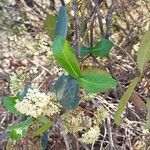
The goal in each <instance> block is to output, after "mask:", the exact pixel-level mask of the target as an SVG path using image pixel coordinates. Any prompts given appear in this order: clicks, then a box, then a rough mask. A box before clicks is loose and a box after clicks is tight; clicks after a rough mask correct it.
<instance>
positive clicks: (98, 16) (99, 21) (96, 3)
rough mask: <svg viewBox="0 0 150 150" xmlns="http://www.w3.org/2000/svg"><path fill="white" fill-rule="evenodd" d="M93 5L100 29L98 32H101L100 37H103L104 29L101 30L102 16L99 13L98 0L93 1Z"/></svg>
mask: <svg viewBox="0 0 150 150" xmlns="http://www.w3.org/2000/svg"><path fill="white" fill-rule="evenodd" d="M102 1H103V0H101V1H100V2H99V3H102ZM94 3H95V9H96V13H97V18H98V23H99V28H100V32H101V36H102V37H104V28H103V22H102V15H101V13H100V11H99V4H98V0H94Z"/></svg>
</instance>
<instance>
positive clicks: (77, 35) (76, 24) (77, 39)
mask: <svg viewBox="0 0 150 150" xmlns="http://www.w3.org/2000/svg"><path fill="white" fill-rule="evenodd" d="M72 7H73V11H74V28H75V40H74V46H75V48H76V53H77V57H79V58H80V45H79V43H80V32H79V30H80V23H79V19H78V16H77V13H78V5H77V1H76V0H72Z"/></svg>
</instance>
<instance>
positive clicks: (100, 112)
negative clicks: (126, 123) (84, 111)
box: [94, 106, 108, 125]
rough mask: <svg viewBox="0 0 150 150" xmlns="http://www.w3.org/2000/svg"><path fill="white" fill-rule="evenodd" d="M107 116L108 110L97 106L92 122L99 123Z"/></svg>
mask: <svg viewBox="0 0 150 150" xmlns="http://www.w3.org/2000/svg"><path fill="white" fill-rule="evenodd" d="M107 116H108V112H107V110H106V109H105V108H104V107H102V106H100V107H99V108H97V110H96V111H95V112H94V117H95V118H94V123H95V124H96V125H99V124H101V123H102V122H103V121H104V120H105V119H106V118H107Z"/></svg>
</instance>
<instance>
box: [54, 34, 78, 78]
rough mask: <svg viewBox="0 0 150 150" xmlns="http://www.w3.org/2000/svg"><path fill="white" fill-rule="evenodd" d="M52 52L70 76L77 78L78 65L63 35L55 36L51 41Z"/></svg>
mask: <svg viewBox="0 0 150 150" xmlns="http://www.w3.org/2000/svg"><path fill="white" fill-rule="evenodd" d="M53 54H54V57H55V59H56V60H57V61H58V62H59V64H60V65H61V67H63V68H64V69H65V70H66V71H67V72H68V73H69V74H70V75H71V76H73V77H76V78H78V77H79V76H80V66H79V64H78V60H77V58H76V57H75V55H74V53H73V50H72V48H71V47H70V46H69V43H68V41H66V40H65V39H64V38H63V37H60V36H57V37H56V38H55V40H54V43H53Z"/></svg>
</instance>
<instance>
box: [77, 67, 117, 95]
mask: <svg viewBox="0 0 150 150" xmlns="http://www.w3.org/2000/svg"><path fill="white" fill-rule="evenodd" d="M78 82H79V84H80V86H81V87H83V88H85V89H86V90H87V91H89V92H91V93H97V92H105V91H108V90H110V89H112V88H115V87H116V86H117V82H116V80H114V79H113V78H112V77H111V76H110V75H109V74H108V73H107V72H105V71H98V70H86V71H84V72H83V73H82V76H81V77H80V78H79V79H78Z"/></svg>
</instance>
